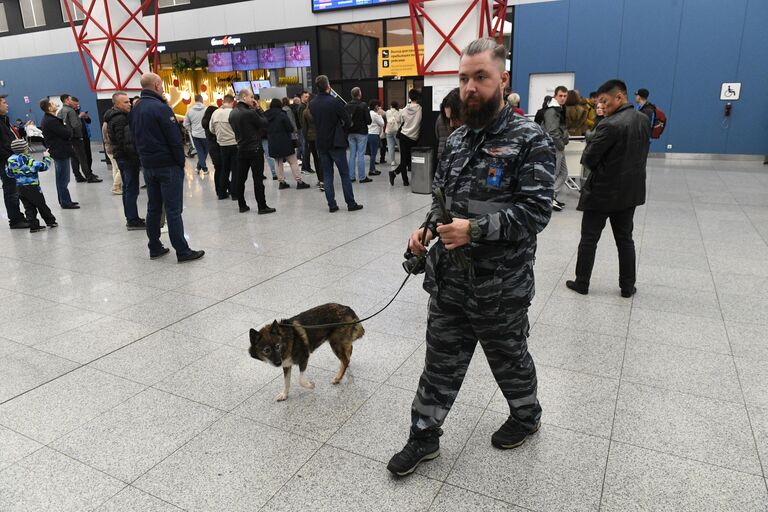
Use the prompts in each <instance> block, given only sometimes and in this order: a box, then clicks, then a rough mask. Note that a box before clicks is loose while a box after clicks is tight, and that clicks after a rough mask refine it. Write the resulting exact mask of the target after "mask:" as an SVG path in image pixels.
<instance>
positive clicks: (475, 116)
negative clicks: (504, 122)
mask: <svg viewBox="0 0 768 512" xmlns="http://www.w3.org/2000/svg"><path fill="white" fill-rule="evenodd" d="M474 99H478V100H479V101H480V104H479V105H477V106H470V105H469V104H468V103H467V101H466V100H464V101H462V102H461V120H462V121H464V124H466V125H467V126H468V127H470V128H483V127H485V126H487V125H488V124H490V123H491V121H493V120H494V119H495V118H496V114H497V113H498V112H499V105H501V89H496V92H495V93H494V95H493V97H492V98H491V99H489V100H487V101H483V100H481V99H479V98H474Z"/></svg>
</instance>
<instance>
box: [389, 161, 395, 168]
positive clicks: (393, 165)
mask: <svg viewBox="0 0 768 512" xmlns="http://www.w3.org/2000/svg"><path fill="white" fill-rule="evenodd" d="M389 165H391V166H392V167H397V162H395V161H394V160H392V161H391V162H389Z"/></svg>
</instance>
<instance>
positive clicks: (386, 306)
mask: <svg viewBox="0 0 768 512" xmlns="http://www.w3.org/2000/svg"><path fill="white" fill-rule="evenodd" d="M412 275H413V274H411V273H410V272H408V274H407V275H406V276H405V279H403V282H402V284H400V288H398V289H397V291H396V292H395V294H394V295H393V296H392V298H391V299H389V302H387V304H386V305H385V306H384V307H383V308H381V309H380V310H378V311H377V312H375V313H374V314H372V315H369V316H367V317H365V318H361V319H359V320H355V321H354V322H338V323H333V324H317V325H301V326H300V327H301V328H302V329H328V328H330V327H342V326H345V325H356V324H361V323H363V322H365V321H367V320H370V319H371V318H373V317H375V316H376V315H378V314H379V313H381V312H382V311H384V310H385V309H387V308H388V307H389V306H390V304H392V303H393V302H394V301H395V299H396V298H397V296H398V295H399V294H400V292H401V291H402V290H403V287H404V286H405V283H407V282H408V279H410V277H411V276H412ZM277 325H280V326H282V327H296V325H295V324H288V323H283V322H280V323H278V324H277Z"/></svg>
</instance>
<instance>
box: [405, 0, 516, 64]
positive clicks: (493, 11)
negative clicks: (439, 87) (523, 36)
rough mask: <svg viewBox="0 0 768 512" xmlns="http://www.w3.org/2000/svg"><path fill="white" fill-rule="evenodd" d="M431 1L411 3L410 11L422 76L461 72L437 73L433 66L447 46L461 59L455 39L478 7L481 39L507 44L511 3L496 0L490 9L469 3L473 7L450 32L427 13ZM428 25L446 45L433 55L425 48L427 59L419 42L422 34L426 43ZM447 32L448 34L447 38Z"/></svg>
mask: <svg viewBox="0 0 768 512" xmlns="http://www.w3.org/2000/svg"><path fill="white" fill-rule="evenodd" d="M430 1H433V0H408V7H409V11H410V15H411V35H412V36H413V49H414V53H415V55H416V67H417V69H418V71H419V74H420V75H427V76H428V75H450V74H455V73H457V72H458V70H434V69H432V65H433V64H434V62H435V60H436V59H437V57H438V56H439V55H440V53H441V52H442V51H443V50H444V49H445V48H446V46H448V47H450V48H451V49H452V50H453V51H454V52H455V53H456V54H457V55H461V50H460V49H459V48H458V46H457V45H456V43H455V42H454V41H453V40H452V38H453V36H454V34H455V33H456V31H457V30H458V29H459V28H460V27H461V25H462V24H463V23H464V22H465V21H466V20H467V18H468V17H469V15H470V14H471V13H472V11H473V10H474V9H476V8H477V6H478V3H480V19H479V23H478V25H479V26H478V31H477V34H478V37H491V38H493V39H496V40H497V41H498V42H499V43H503V41H504V18H505V16H506V12H507V3H508V0H492V1H493V3H492V4H491V5H489V3H488V0H469V6H468V7H467V9H466V10H465V11H464V12H463V13H462V15H461V16H460V17H459V19H458V20H457V21H456V23H455V24H454V25H453V28H452V29H451V30H449V31H448V30H447V27H440V26H439V25H438V24H437V23H436V22H435V21H434V20H433V19H432V18H431V17H430V16H429V14H428V13H427V12H426V10H425V9H424V5H425V3H426V2H430ZM494 16H495V17H496V21H493V17H494ZM425 22H426V23H425ZM427 25H429V26H431V27H432V28H433V29H434V30H435V32H437V34H438V35H439V36H440V37H441V39H442V41H441V42H440V44H439V45H438V47H437V49H436V50H435V51H434V53H432V55H428V54H427V51H426V48H425V51H424V55H423V56H420V55H419V49H418V46H419V45H418V38H419V34H421V37H422V40H423V38H424V31H425V30H424V29H425V27H426V26H427ZM417 27H418V29H417ZM446 32H448V33H447V34H446Z"/></svg>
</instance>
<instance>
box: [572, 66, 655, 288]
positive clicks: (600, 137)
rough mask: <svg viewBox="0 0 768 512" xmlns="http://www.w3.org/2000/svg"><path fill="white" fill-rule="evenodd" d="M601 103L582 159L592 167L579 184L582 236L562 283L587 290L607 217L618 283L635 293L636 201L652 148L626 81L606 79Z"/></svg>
mask: <svg viewBox="0 0 768 512" xmlns="http://www.w3.org/2000/svg"><path fill="white" fill-rule="evenodd" d="M597 94H598V98H599V102H600V103H602V104H603V105H605V119H603V120H602V121H601V122H600V124H598V125H597V128H595V134H594V137H593V138H592V139H591V141H590V142H589V144H587V147H586V148H585V149H584V154H583V155H582V157H581V163H582V164H583V165H584V166H585V167H587V168H589V169H591V170H592V172H591V174H590V175H589V178H587V182H586V183H585V184H584V187H583V188H582V190H581V198H580V199H579V206H578V209H579V210H581V211H583V212H584V214H583V217H582V219H581V242H579V254H578V259H577V261H576V280H575V281H566V283H565V284H566V286H567V287H568V288H570V289H571V290H574V291H575V292H578V293H581V294H583V295H586V294H587V293H588V292H589V280H590V277H591V276H592V267H593V266H594V264H595V251H596V250H597V242H598V240H600V234H601V233H602V231H603V228H604V227H605V221H606V220H607V219H610V220H611V230H612V231H613V238H614V239H615V240H616V247H617V248H618V251H619V287H620V288H621V296H622V297H627V298H628V297H631V296H632V295H634V294H635V292H636V288H635V242H634V241H633V240H632V229H633V218H634V215H635V207H637V206H640V205H642V204H645V165H646V161H647V159H648V150H649V148H650V137H651V126H650V123H648V118H647V117H646V116H645V115H644V114H642V113H640V112H638V111H637V110H635V109H634V108H632V105H631V104H630V103H628V101H627V86H626V85H625V84H624V82H622V81H621V80H609V81H607V82H605V83H604V84H603V85H602V86H601V87H600V89H598V91H597Z"/></svg>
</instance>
